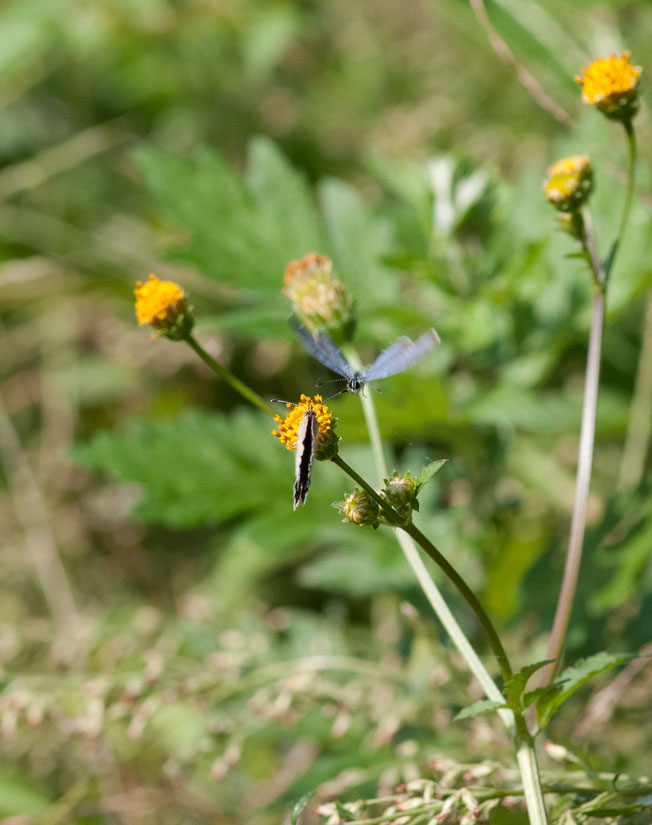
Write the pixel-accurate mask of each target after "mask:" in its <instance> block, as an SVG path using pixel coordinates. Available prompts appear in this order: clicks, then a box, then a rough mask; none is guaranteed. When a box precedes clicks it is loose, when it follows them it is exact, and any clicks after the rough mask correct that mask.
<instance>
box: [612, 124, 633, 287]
mask: <svg viewBox="0 0 652 825" xmlns="http://www.w3.org/2000/svg"><path fill="white" fill-rule="evenodd" d="M623 126H624V127H625V132H626V133H627V152H628V162H627V189H626V190H625V202H624V204H623V212H622V215H621V216H620V224H619V226H618V234H617V235H616V240H615V241H614V242H613V245H612V247H611V251H610V253H609V257H608V259H607V261H606V262H605V265H604V270H605V284H606V282H607V280H608V278H609V277H610V275H611V273H612V272H613V268H614V263H615V261H616V255H617V253H618V250H619V249H620V246H621V245H622V242H623V238H624V237H625V231H626V229H627V225H628V223H629V214H630V212H631V209H632V202H633V200H634V188H635V184H636V154H637V152H636V134H635V132H634V127H633V126H632V123H631V121H625V122H624V123H623Z"/></svg>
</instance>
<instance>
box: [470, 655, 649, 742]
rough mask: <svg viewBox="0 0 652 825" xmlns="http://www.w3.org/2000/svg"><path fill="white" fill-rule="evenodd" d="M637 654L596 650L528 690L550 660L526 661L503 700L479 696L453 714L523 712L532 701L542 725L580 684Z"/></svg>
mask: <svg viewBox="0 0 652 825" xmlns="http://www.w3.org/2000/svg"><path fill="white" fill-rule="evenodd" d="M636 658H638V656H637V655H636V654H630V653H621V654H612V653H605V652H602V653H596V654H595V656H589V657H588V658H587V659H582V660H581V661H579V662H578V663H577V664H576V665H573V666H572V667H569V668H567V669H566V670H565V671H564V672H563V673H562V674H561V675H560V676H558V677H557V679H555V681H554V682H552V684H550V685H548V686H547V687H543V688H536V689H535V690H530V691H526V690H525V686H526V685H527V683H528V680H529V679H530V677H531V676H532V675H533V674H534V673H536V672H537V671H538V670H540V669H541V668H542V667H545V665H547V664H549V661H550V660H544V661H541V662H536V663H535V664H532V665H526V666H525V667H522V668H521V669H520V670H519V671H518V672H517V673H515V674H514V675H513V676H512V678H511V679H509V681H508V682H507V683H506V684H505V688H504V691H503V692H504V694H505V697H506V701H505V702H502V703H501V702H497V701H494V700H491V699H482V700H481V701H479V702H474V703H473V704H472V705H470V706H469V707H467V708H464V709H463V710H462V711H460V713H458V714H457V716H456V718H457V719H468V718H469V717H472V716H477V715H478V714H480V713H488V712H489V711H493V710H498V709H499V708H507V709H510V710H514V711H520V712H522V711H523V710H524V709H525V708H527V707H529V706H530V705H531V704H534V705H535V707H536V714H537V721H538V723H539V727H540V728H544V727H546V725H547V724H548V723H549V722H550V720H551V719H552V717H553V715H554V714H555V713H556V711H557V710H558V709H559V708H560V707H561V705H563V703H564V702H565V701H566V700H567V699H569V698H570V697H571V696H572V695H573V694H574V693H575V692H576V691H578V690H579V689H580V688H581V687H582V686H583V685H585V684H586V683H587V682H589V681H590V680H591V679H593V678H595V677H596V676H598V675H599V674H600V673H603V672H604V671H606V670H610V669H611V668H614V667H618V666H619V665H624V664H627V663H628V662H631V661H632V659H636Z"/></svg>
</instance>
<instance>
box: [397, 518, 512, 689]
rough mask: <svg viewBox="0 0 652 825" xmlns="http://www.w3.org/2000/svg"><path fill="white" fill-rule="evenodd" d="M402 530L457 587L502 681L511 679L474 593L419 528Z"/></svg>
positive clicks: (496, 641)
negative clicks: (474, 618)
mask: <svg viewBox="0 0 652 825" xmlns="http://www.w3.org/2000/svg"><path fill="white" fill-rule="evenodd" d="M402 529H403V530H405V532H406V533H407V534H408V535H409V536H411V537H412V538H413V539H414V540H415V541H416V543H417V544H418V545H419V547H421V549H422V550H423V551H424V552H426V553H427V554H428V555H429V556H430V558H431V559H432V560H433V561H434V562H435V564H437V565H438V567H440V568H441V570H443V572H444V573H445V574H446V575H447V576H448V578H449V579H450V580H451V581H452V582H453V584H454V585H455V587H457V589H458V590H459V592H460V593H461V595H462V596H463V598H464V600H465V601H466V603H467V604H468V605H469V607H470V608H471V610H472V611H473V612H474V613H475V615H476V617H477V619H478V621H479V622H480V624H481V625H482V627H483V629H484V631H485V633H486V634H487V639H488V640H489V644H490V646H491V649H492V651H493V653H494V656H495V657H496V659H497V661H498V664H499V666H500V671H501V673H502V675H503V679H504V680H505V681H507V680H508V679H511V677H512V668H511V666H510V664H509V660H508V658H507V654H506V653H505V648H504V647H503V645H502V643H501V641H500V639H499V637H498V633H496V629H495V627H494V626H493V624H492V623H491V619H490V618H489V616H487V614H486V613H485V610H484V608H483V607H482V605H481V604H480V602H479V601H478V598H477V597H476V595H475V593H474V592H473V591H472V590H471V588H470V587H469V586H468V585H467V583H466V582H465V581H464V579H463V578H462V577H461V576H460V574H459V573H458V572H457V570H455V568H454V567H453V566H452V565H451V564H450V562H449V561H448V560H447V559H446V558H445V557H444V556H443V555H442V554H441V553H440V552H439V550H437V548H436V547H435V545H434V544H433V543H432V542H431V541H430V539H428V538H427V537H426V536H424V534H423V533H422V532H421V530H419V528H418V527H417V526H416V525H414V524H413V523H412V522H410V523H409V524H406V525H403V527H402Z"/></svg>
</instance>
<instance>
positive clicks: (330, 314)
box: [283, 252, 355, 340]
mask: <svg viewBox="0 0 652 825" xmlns="http://www.w3.org/2000/svg"><path fill="white" fill-rule="evenodd" d="M332 273H333V262H332V261H331V259H330V258H327V257H326V255H318V254H317V253H316V252H310V253H309V254H308V255H304V257H303V258H301V259H300V260H298V261H290V263H289V264H288V265H287V267H286V268H285V274H284V276H283V284H284V286H283V294H284V295H287V297H288V298H289V299H290V300H291V301H292V304H293V305H294V311H295V312H296V313H297V315H298V316H299V317H300V318H301V319H302V321H303V322H304V323H305V324H306V326H307V327H308V328H309V329H316V328H317V327H321V328H322V329H325V330H326V331H327V332H329V333H330V334H331V335H333V336H334V337H335V338H336V339H339V340H348V339H350V337H351V335H352V334H353V329H354V327H355V318H354V314H353V301H352V300H351V298H350V296H349V294H348V292H347V291H346V287H345V286H344V284H342V283H341V282H340V281H338V280H337V278H336V277H335V276H334V275H333V274H332Z"/></svg>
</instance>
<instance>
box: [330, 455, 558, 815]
mask: <svg viewBox="0 0 652 825" xmlns="http://www.w3.org/2000/svg"><path fill="white" fill-rule="evenodd" d="M331 460H332V461H333V463H335V464H337V466H338V467H340V469H342V470H343V471H344V472H345V473H346V474H347V475H349V476H350V477H351V478H352V479H353V480H354V481H355V482H356V483H357V484H358V485H359V486H360V487H361V488H362V489H363V490H365V492H366V493H367V494H368V495H370V496H371V498H373V500H374V501H375V502H376V503H377V504H378V506H379V507H380V508H381V510H382V511H383V513H384V514H385V515H386V516H387V517H388V520H389V521H393V522H396V521H399V520H400V519H399V516H398V514H397V513H396V511H395V510H394V509H393V507H391V506H390V505H389V504H388V503H387V502H386V501H385V500H384V499H383V498H382V497H381V496H380V495H379V494H378V493H377V492H376V491H375V490H374V489H373V487H371V485H369V484H368V483H367V482H366V481H365V480H364V478H362V476H361V475H360V474H359V473H357V472H356V471H355V470H354V469H353V468H352V467H351V466H349V465H348V464H347V463H346V462H345V461H344V459H343V458H342V457H341V456H340V455H337V456H335V457H334V458H333V459H331ZM403 531H404V533H407V534H408V535H407V536H406V538H407V537H411V538H412V539H414V541H415V542H416V543H417V544H418V545H419V546H420V547H421V548H422V549H423V550H424V552H426V553H427V554H428V555H429V556H430V558H432V559H433V561H435V563H436V564H437V565H439V567H440V568H441V569H442V570H443V571H444V573H445V574H446V575H447V576H448V577H449V579H450V580H451V581H452V582H453V584H454V585H455V586H456V587H457V589H458V590H459V591H460V593H461V594H462V596H463V597H464V599H465V600H466V602H467V604H468V605H469V607H471V609H472V610H473V612H474V613H475V615H476V617H477V618H478V621H479V622H480V624H481V625H482V627H483V629H484V631H485V633H486V634H487V638H488V640H489V644H490V646H491V649H492V651H493V653H494V655H495V656H496V659H497V660H498V664H499V665H500V669H501V672H502V675H503V678H504V679H505V681H507V680H508V679H509V678H510V677H511V676H512V669H511V666H510V664H509V660H508V658H507V654H506V653H505V650H504V648H503V646H502V644H501V641H500V639H499V637H498V634H497V633H496V630H495V628H494V626H493V625H492V623H491V620H490V619H489V617H488V616H487V614H486V613H485V611H484V609H483V607H482V605H481V604H480V602H479V601H478V600H477V598H476V596H475V594H474V593H473V591H472V590H471V589H470V588H469V587H468V585H467V584H466V582H465V581H464V579H462V577H461V576H460V575H459V574H458V573H457V571H456V570H455V569H454V568H453V567H452V566H451V565H450V564H449V562H448V561H447V560H446V559H445V558H444V556H442V554H441V553H440V552H439V550H437V548H436V547H435V546H434V544H432V542H431V541H430V540H429V539H428V538H426V536H424V535H423V533H422V532H421V531H420V530H419V529H418V528H417V527H416V526H415V525H414V524H412V523H410V524H407V525H405V524H403V525H401V527H400V528H398V529H397V530H396V532H397V533H398V534H399V536H400V535H401V534H403V535H404V533H403ZM399 540H400V539H399ZM410 544H411V547H412V550H413V551H414V553H416V552H417V551H416V547H415V546H414V544H413V543H412V542H410ZM406 555H407V554H406ZM408 560H409V556H408ZM431 581H432V580H431ZM433 587H434V583H433ZM437 594H438V591H437ZM438 595H439V594H438ZM439 600H441V602H442V603H443V606H444V608H445V610H444V611H442V612H441V613H440V612H439V609H438V608H439V607H440V605H439V604H438V602H435V604H437V607H435V604H433V603H432V602H431V604H433V607H435V609H436V610H437V615H438V616H439V618H440V620H441V621H442V623H443V624H444V627H446V629H447V630H448V631H449V633H450V634H451V638H452V640H453V642H454V643H455V644H456V646H457V647H458V650H459V651H460V652H461V653H462V655H464V656H465V659H466V661H467V664H468V665H469V667H470V668H471V671H472V672H473V673H474V674H475V675H476V677H477V678H478V679H479V681H480V683H481V684H482V686H483V687H484V688H485V692H486V693H487V696H488V697H489V698H490V699H495V700H496V701H499V702H501V701H504V697H503V696H502V694H501V692H500V690H499V689H498V687H497V686H496V684H495V682H494V681H493V680H492V679H491V676H489V674H488V673H487V672H486V670H485V668H484V665H482V663H479V664H480V668H479V671H480V673H481V672H483V671H484V673H486V677H484V676H481V675H479V673H478V671H477V670H476V662H475V660H477V654H476V653H475V651H474V650H473V648H472V647H471V645H470V643H469V642H468V640H467V639H466V637H465V636H464V634H463V632H462V630H461V629H459V626H458V625H457V622H456V621H455V619H454V618H453V616H452V615H450V620H451V622H452V625H453V631H452V633H451V630H450V629H449V616H448V615H446V614H450V611H449V610H448V607H447V606H446V604H445V602H443V599H441V596H439ZM455 628H457V630H456V629H455ZM460 639H463V640H464V642H463V643H462V644H461V645H460V644H459V642H460ZM467 647H468V648H470V649H471V651H472V655H471V656H470V657H468V658H467ZM478 662H479V660H478ZM498 712H499V713H500V715H501V718H502V719H503V721H504V722H505V724H506V726H507V728H508V730H510V732H511V733H512V735H513V736H514V741H515V744H516V759H517V762H518V766H519V772H520V774H521V780H522V782H523V795H524V797H525V801H526V805H527V809H528V815H529V818H530V825H547V822H548V817H547V813H546V808H545V803H544V799H543V791H542V788H541V778H540V776H539V767H538V763H537V756H536V751H535V749H534V741H533V740H532V737H531V736H530V734H529V731H528V729H527V724H526V722H525V719H524V717H523V714H522V713H521V712H520V711H519V712H517V713H514V712H512V711H511V710H507V709H505V708H501V709H500V710H499V711H498Z"/></svg>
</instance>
